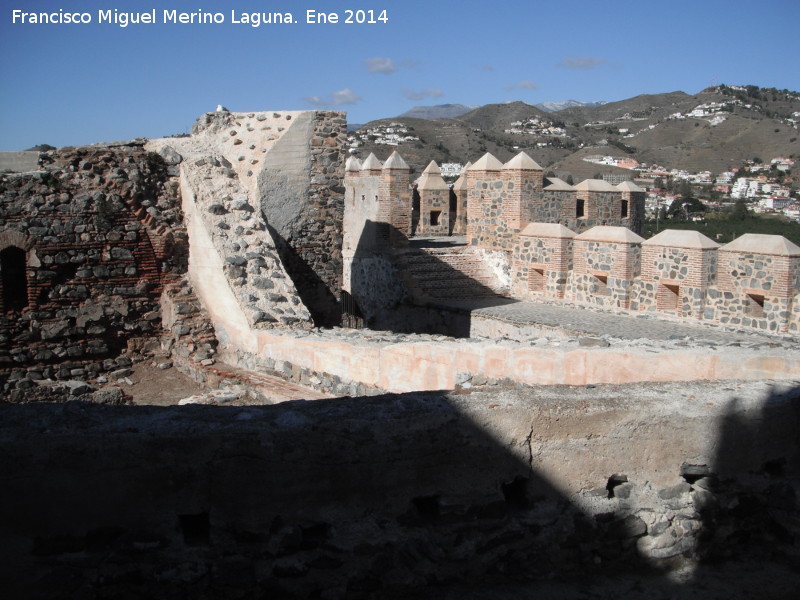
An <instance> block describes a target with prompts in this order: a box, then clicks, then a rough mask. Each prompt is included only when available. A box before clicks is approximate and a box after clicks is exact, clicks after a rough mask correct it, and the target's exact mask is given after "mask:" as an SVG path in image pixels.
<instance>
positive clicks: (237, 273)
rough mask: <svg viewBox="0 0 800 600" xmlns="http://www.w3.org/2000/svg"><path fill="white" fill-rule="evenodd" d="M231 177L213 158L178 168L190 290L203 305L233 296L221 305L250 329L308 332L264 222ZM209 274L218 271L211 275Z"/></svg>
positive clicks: (308, 318)
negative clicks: (200, 281) (239, 314)
mask: <svg viewBox="0 0 800 600" xmlns="http://www.w3.org/2000/svg"><path fill="white" fill-rule="evenodd" d="M230 175H231V169H230V167H228V166H226V163H224V162H222V161H221V160H219V159H215V158H214V157H204V158H199V159H191V160H187V161H184V162H183V164H182V166H181V179H182V196H183V206H184V213H185V214H186V220H187V228H188V231H189V236H190V247H191V251H192V254H191V258H190V261H189V270H190V273H191V274H192V277H193V279H194V282H195V286H196V287H197V288H198V289H199V290H200V291H201V294H203V300H204V302H205V303H206V304H212V305H213V304H216V303H217V299H218V298H220V297H221V296H222V295H223V294H226V295H227V294H231V293H232V294H233V296H234V297H235V299H236V302H234V303H230V302H228V303H226V304H225V307H226V308H225V310H237V309H238V310H239V311H241V312H242V313H243V316H244V318H245V319H246V321H247V324H248V326H250V327H255V328H269V327H281V326H283V327H285V326H300V327H303V326H305V327H311V326H312V324H313V321H312V319H311V314H310V313H309V311H308V309H307V308H306V307H305V305H304V304H303V303H302V302H301V300H300V297H299V295H298V293H297V290H296V288H295V286H294V283H293V281H292V280H291V278H290V277H289V276H288V274H287V273H286V270H285V269H284V266H283V263H282V262H281V260H280V257H279V255H278V251H277V245H276V243H275V240H274V238H273V237H272V234H271V233H270V230H269V229H268V227H267V224H266V222H265V221H264V219H263V217H262V216H261V214H260V211H259V210H258V209H257V208H256V207H255V206H253V204H251V198H250V197H249V196H248V194H247V192H246V191H245V190H244V189H243V188H242V185H241V184H240V182H239V180H238V178H237V177H235V176H233V177H231V176H230ZM206 242H207V243H206ZM212 269H213V270H216V271H217V272H216V273H213V274H212V273H210V272H209V271H210V270H212ZM212 278H213V279H214V280H215V285H214V286H210V285H203V284H198V279H204V280H206V281H209V280H211V279H212ZM225 288H227V289H225ZM214 310H219V309H218V308H217V309H214ZM212 314H213V312H212Z"/></svg>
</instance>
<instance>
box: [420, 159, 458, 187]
mask: <svg viewBox="0 0 800 600" xmlns="http://www.w3.org/2000/svg"><path fill="white" fill-rule="evenodd" d="M417 188H418V189H420V190H449V189H450V186H449V185H447V182H446V181H445V180H444V179H442V171H441V169H439V166H438V165H437V164H436V163H435V162H434V161H431V162H430V164H429V165H428V166H427V167H426V168H425V170H424V171H423V172H422V177H420V178H419V185H418V186H417Z"/></svg>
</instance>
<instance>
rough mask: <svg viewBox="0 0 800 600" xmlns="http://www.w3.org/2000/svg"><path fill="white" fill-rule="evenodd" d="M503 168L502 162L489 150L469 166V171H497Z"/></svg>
mask: <svg viewBox="0 0 800 600" xmlns="http://www.w3.org/2000/svg"><path fill="white" fill-rule="evenodd" d="M502 168H503V163H501V162H500V161H499V160H497V159H496V158H495V157H494V156H492V155H491V154H490V153H489V152H487V153H486V154H484V155H483V156H481V157H480V158H479V159H478V160H477V161H476V162H475V164H474V165H472V166H470V168H469V170H470V171H473V172H474V171H499V170H501V169H502Z"/></svg>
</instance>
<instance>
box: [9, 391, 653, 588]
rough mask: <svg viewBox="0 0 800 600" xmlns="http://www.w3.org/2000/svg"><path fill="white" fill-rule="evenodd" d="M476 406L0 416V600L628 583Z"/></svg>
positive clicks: (604, 547)
mask: <svg viewBox="0 0 800 600" xmlns="http://www.w3.org/2000/svg"><path fill="white" fill-rule="evenodd" d="M491 399H492V398H491V396H489V395H484V396H481V397H479V398H469V397H463V398H461V399H460V400H459V399H458V398H454V397H453V396H448V395H447V394H445V393H418V394H403V395H387V396H380V397H373V398H357V399H337V400H329V401H316V402H303V401H297V402H287V403H284V404H280V405H276V406H266V407H244V408H233V407H230V408H224V407H203V406H186V407H170V408H160V407H106V406H88V405H83V404H80V403H68V404H64V405H53V404H48V405H38V406H31V405H0V416H1V417H2V420H3V422H4V430H3V460H2V462H0V484H2V489H3V494H2V495H0V526H1V527H2V531H3V532H4V543H3V544H2V545H0V565H1V566H0V569H2V570H3V571H5V574H6V575H7V576H8V577H5V578H4V595H5V594H10V595H6V597H9V598H21V597H27V598H31V597H42V598H45V597H46V598H95V597H159V598H172V597H175V598H177V597H201V596H204V595H208V594H210V595H211V596H210V597H216V598H234V597H236V598H238V597H257V598H262V597H263V598H267V597H270V598H273V597H274V598H359V599H360V598H364V599H367V598H385V597H398V598H400V597H406V598H411V597H419V596H422V595H423V593H427V592H432V591H435V590H440V591H442V590H447V589H448V587H449V586H451V585H456V584H460V583H464V582H474V583H476V584H477V583H479V584H480V586H481V588H482V589H491V586H494V585H500V584H504V583H510V582H513V583H516V584H519V583H520V582H530V581H531V580H536V579H539V578H551V579H552V578H554V577H569V576H570V574H573V573H580V574H583V575H586V574H591V573H594V572H600V570H599V568H598V564H599V557H603V561H602V564H603V567H602V568H603V569H606V568H610V567H608V565H617V567H618V568H622V569H625V570H629V569H631V568H636V569H644V568H645V567H644V565H643V563H642V561H640V560H639V559H638V558H637V554H636V551H635V541H636V536H637V535H639V532H637V531H636V530H635V528H631V525H630V523H629V521H628V520H626V519H622V518H617V517H616V516H615V515H614V514H603V515H601V516H592V515H589V514H586V513H585V512H583V511H582V510H580V509H579V508H577V507H576V506H575V505H573V504H572V503H571V502H570V501H569V500H568V499H567V498H566V497H564V496H563V495H562V494H560V493H559V492H558V490H556V488H554V487H553V485H551V484H550V482H549V481H547V480H546V479H545V478H544V477H542V476H541V475H540V474H538V473H536V472H535V471H534V470H533V469H532V467H531V463H530V462H529V456H530V454H529V448H528V447H527V444H529V443H530V434H529V433H527V432H526V431H505V432H501V433H500V434H499V435H498V432H497V431H494V432H492V433H490V432H488V431H486V430H484V429H483V428H482V426H481V425H479V422H480V421H481V410H485V411H490V410H493V408H492V405H490V401H491ZM469 403H473V406H472V407H471V408H469V410H465V407H467V404H469ZM474 403H478V404H479V405H480V406H481V407H482V408H480V409H476V408H475V406H474ZM493 406H496V405H493ZM526 436H527V437H526ZM609 561H610V562H609ZM526 585H527V584H526ZM487 586H489V587H487ZM242 594H245V596H243V595H242ZM204 597H205V596H204Z"/></svg>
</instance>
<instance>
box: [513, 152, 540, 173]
mask: <svg viewBox="0 0 800 600" xmlns="http://www.w3.org/2000/svg"><path fill="white" fill-rule="evenodd" d="M503 168H504V169H507V170H509V171H511V170H513V171H541V170H542V167H540V166H539V164H538V163H537V162H536V161H535V160H533V159H532V158H531V157H530V156H528V155H527V154H525V153H524V152H520V153H519V154H517V155H516V156H515V157H514V158H512V159H511V160H510V161H508V162H507V163H506V164H504V165H503Z"/></svg>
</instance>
